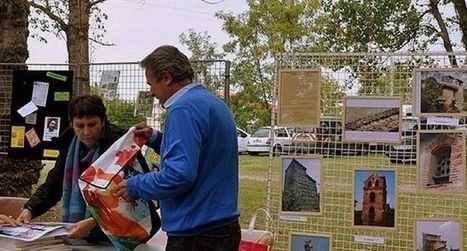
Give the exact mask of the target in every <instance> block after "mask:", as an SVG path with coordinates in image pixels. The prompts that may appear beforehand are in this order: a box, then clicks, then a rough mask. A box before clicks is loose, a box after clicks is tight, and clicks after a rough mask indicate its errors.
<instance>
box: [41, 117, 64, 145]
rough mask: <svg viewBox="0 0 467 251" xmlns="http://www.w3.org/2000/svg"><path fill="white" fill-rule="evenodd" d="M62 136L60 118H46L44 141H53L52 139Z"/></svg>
mask: <svg viewBox="0 0 467 251" xmlns="http://www.w3.org/2000/svg"><path fill="white" fill-rule="evenodd" d="M58 135H60V117H45V118H44V135H43V137H42V140H43V141H51V139H52V138H55V137H58Z"/></svg>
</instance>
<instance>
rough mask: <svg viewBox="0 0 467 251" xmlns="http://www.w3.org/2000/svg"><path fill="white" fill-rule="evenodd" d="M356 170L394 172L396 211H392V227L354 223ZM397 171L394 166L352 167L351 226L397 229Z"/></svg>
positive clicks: (387, 229)
mask: <svg viewBox="0 0 467 251" xmlns="http://www.w3.org/2000/svg"><path fill="white" fill-rule="evenodd" d="M357 171H376V172H378V171H383V172H394V207H395V210H396V212H395V213H394V227H382V226H368V225H355V223H354V222H355V209H354V208H355V207H354V201H355V180H356V179H355V175H356V173H357ZM397 176H398V171H397V169H396V168H387V169H375V168H359V167H356V168H353V176H352V200H351V203H352V204H351V206H352V207H351V208H352V217H351V218H352V222H351V224H352V227H355V228H358V229H370V230H386V231H396V230H397V219H398V214H399V203H398V199H399V196H398V194H399V193H398V177H397Z"/></svg>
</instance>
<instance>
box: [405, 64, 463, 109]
mask: <svg viewBox="0 0 467 251" xmlns="http://www.w3.org/2000/svg"><path fill="white" fill-rule="evenodd" d="M413 85H414V88H413V89H414V90H413V91H414V113H415V115H427V114H431V115H438V116H442V115H451V116H452V115H467V69H462V68H458V69H418V70H416V71H415V73H414V84H413Z"/></svg>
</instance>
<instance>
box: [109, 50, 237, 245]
mask: <svg viewBox="0 0 467 251" xmlns="http://www.w3.org/2000/svg"><path fill="white" fill-rule="evenodd" d="M140 65H141V66H142V67H143V68H144V69H145V71H146V79H147V83H148V85H150V86H151V92H152V94H153V95H154V96H155V97H157V98H158V99H159V101H160V103H161V104H163V106H164V108H166V109H167V117H166V120H165V127H164V133H163V134H162V133H160V132H158V131H154V132H153V131H152V129H151V128H150V127H147V126H138V127H137V130H136V132H135V133H137V134H140V135H144V136H146V138H148V139H149V141H148V142H149V143H148V145H149V146H150V147H152V148H154V149H155V151H156V152H157V153H159V154H160V156H161V170H160V172H159V173H147V174H143V175H139V176H135V177H132V178H129V179H128V180H126V181H124V182H122V183H121V184H119V186H118V187H117V189H116V192H115V193H116V195H117V196H120V197H122V198H123V199H126V200H132V199H138V198H143V199H146V200H159V201H160V206H161V219H162V229H163V230H164V231H166V232H167V235H168V239H167V247H166V250H168V251H170V250H176V251H179V250H203V251H204V250H213V251H214V250H215V251H219V250H226V251H227V250H232V251H237V250H238V246H239V243H240V239H241V231H240V225H239V223H238V216H239V212H238V208H237V202H238V152H237V151H238V149H237V133H236V127H235V121H234V119H233V116H232V114H231V112H230V110H229V108H228V107H227V106H226V105H225V103H224V102H223V101H222V100H221V99H219V98H218V97H216V96H214V95H213V94H212V93H210V92H209V91H208V90H206V89H205V88H204V87H203V86H202V85H201V84H197V83H192V79H193V76H194V71H193V69H192V67H191V64H190V61H189V60H188V58H187V57H186V56H185V55H184V54H183V53H181V52H180V51H179V50H178V49H177V48H175V47H173V46H168V45H166V46H161V47H158V48H157V49H156V50H155V51H153V52H152V53H151V54H149V55H148V56H147V57H146V58H144V59H143V61H141V63H140Z"/></svg>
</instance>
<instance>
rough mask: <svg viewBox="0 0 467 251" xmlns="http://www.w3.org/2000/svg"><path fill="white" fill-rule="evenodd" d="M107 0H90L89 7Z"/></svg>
mask: <svg viewBox="0 0 467 251" xmlns="http://www.w3.org/2000/svg"><path fill="white" fill-rule="evenodd" d="M105 1H107V0H95V1H90V2H89V7H91V6H94V5H96V4H100V3H103V2H105Z"/></svg>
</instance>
